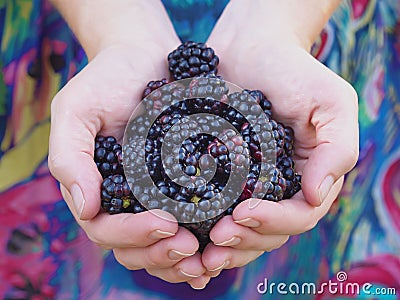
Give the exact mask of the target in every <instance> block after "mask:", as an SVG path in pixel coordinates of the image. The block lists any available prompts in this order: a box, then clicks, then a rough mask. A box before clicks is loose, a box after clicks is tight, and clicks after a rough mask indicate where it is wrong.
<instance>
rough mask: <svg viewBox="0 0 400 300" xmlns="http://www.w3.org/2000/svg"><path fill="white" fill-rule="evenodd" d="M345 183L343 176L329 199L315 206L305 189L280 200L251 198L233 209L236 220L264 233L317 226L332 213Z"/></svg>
mask: <svg viewBox="0 0 400 300" xmlns="http://www.w3.org/2000/svg"><path fill="white" fill-rule="evenodd" d="M342 184H343V177H341V178H340V179H339V180H337V182H336V183H335V184H334V185H333V187H332V189H331V191H330V192H329V194H328V196H327V199H326V201H324V202H323V203H322V205H321V206H319V207H315V206H312V205H311V204H309V203H308V202H307V201H305V200H304V197H303V196H302V192H299V193H298V194H296V195H295V196H294V197H293V198H292V199H288V200H282V201H280V202H273V201H265V200H259V199H249V200H246V201H244V202H242V203H240V204H239V205H238V206H237V207H236V208H235V210H234V211H233V214H232V216H233V220H234V221H235V223H237V224H239V225H243V226H247V227H250V228H252V229H253V230H255V231H256V232H258V233H260V234H264V235H272V234H280V235H295V234H299V233H303V232H305V231H308V230H310V229H312V228H314V227H315V225H316V224H317V223H318V221H319V220H320V219H321V218H322V217H323V216H324V215H325V214H326V213H327V212H328V210H329V208H330V207H331V205H332V203H333V201H334V200H335V199H336V197H337V194H338V193H339V191H340V189H341V187H342Z"/></svg>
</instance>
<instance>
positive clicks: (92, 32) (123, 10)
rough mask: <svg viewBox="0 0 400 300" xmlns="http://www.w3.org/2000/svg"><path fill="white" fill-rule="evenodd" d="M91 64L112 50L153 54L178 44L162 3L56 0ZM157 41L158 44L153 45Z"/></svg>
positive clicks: (54, 0) (153, 0) (157, 0)
mask: <svg viewBox="0 0 400 300" xmlns="http://www.w3.org/2000/svg"><path fill="white" fill-rule="evenodd" d="M52 2H53V4H54V5H55V6H56V8H57V9H58V10H59V11H60V12H61V14H62V15H63V16H64V18H65V19H66V21H67V23H68V24H69V26H70V27H71V29H72V30H73V32H74V33H75V35H76V36H77V38H78V40H79V41H80V43H81V44H82V46H83V48H84V50H85V52H86V54H87V56H88V58H89V60H91V59H92V58H93V57H95V56H96V55H97V54H98V53H99V52H101V51H102V50H104V49H106V48H109V47H112V46H119V45H122V46H128V47H139V48H140V47H144V46H142V45H146V48H151V49H149V52H150V53H149V54H151V52H153V51H157V49H162V48H168V49H169V48H173V47H175V45H176V40H178V38H177V36H176V34H175V32H174V30H173V26H172V24H171V22H170V20H169V19H168V16H167V14H166V12H165V9H164V6H163V5H162V3H161V2H160V1H159V0H147V1H142V0H116V1H109V0H96V1H94V0H69V1H64V0H52ZM152 41H154V42H152ZM172 41H173V43H172Z"/></svg>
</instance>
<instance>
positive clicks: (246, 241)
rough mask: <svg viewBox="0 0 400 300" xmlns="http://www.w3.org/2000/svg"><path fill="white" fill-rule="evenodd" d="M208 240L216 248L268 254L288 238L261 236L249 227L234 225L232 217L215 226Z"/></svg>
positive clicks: (285, 236)
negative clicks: (265, 252) (258, 251)
mask: <svg viewBox="0 0 400 300" xmlns="http://www.w3.org/2000/svg"><path fill="white" fill-rule="evenodd" d="M210 238H211V240H212V241H213V243H214V244H215V245H216V246H221V247H232V248H235V249H244V250H261V251H268V252H269V251H272V250H274V249H277V248H279V247H281V246H282V245H283V244H284V243H286V242H287V241H288V239H289V236H288V235H262V234H260V233H258V232H256V231H254V230H253V229H251V228H249V227H246V226H242V225H239V224H236V223H235V222H234V221H233V218H232V216H225V217H224V218H222V219H221V220H219V221H218V223H217V224H215V226H214V227H213V229H212V230H211V232H210Z"/></svg>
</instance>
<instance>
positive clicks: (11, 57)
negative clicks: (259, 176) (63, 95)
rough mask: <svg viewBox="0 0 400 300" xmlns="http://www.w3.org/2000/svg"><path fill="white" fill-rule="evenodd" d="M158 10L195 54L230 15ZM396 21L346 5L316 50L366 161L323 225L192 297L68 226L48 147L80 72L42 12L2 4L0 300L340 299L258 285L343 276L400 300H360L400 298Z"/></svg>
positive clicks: (171, 4)
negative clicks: (340, 81)
mask: <svg viewBox="0 0 400 300" xmlns="http://www.w3.org/2000/svg"><path fill="white" fill-rule="evenodd" d="M163 2H164V4H165V6H166V8H167V11H168V13H169V14H170V16H171V19H172V21H173V23H174V26H175V27H176V29H177V32H178V34H179V35H180V37H181V38H182V40H188V39H192V40H196V41H205V40H206V39H207V36H208V34H209V33H210V31H211V30H212V27H213V25H214V24H215V21H216V20H217V19H218V17H219V15H220V14H221V12H222V10H223V9H224V7H225V5H226V3H227V1H226V0H219V1H217V0H203V1H200V0H184V1H177V0H164V1H163ZM399 15H400V4H399V2H398V1H396V0H370V1H367V0H353V1H349V0H347V1H344V2H343V3H342V5H341V6H340V8H339V9H338V10H337V12H336V13H335V15H334V16H333V17H332V18H331V20H330V21H329V23H328V24H327V26H326V27H325V29H324V31H323V32H322V34H321V36H320V38H319V39H318V41H317V42H316V44H315V45H314V47H313V50H312V51H313V54H314V55H315V56H316V57H317V58H318V59H319V60H320V61H322V62H323V63H324V64H326V65H327V66H329V67H330V68H331V69H333V70H334V71H335V72H337V73H338V74H340V75H341V76H343V77H344V78H345V79H346V80H348V81H349V82H351V83H352V84H353V85H354V87H355V88H356V90H357V92H358V95H359V107H360V111H359V117H360V134H361V136H360V138H361V140H360V149H361V155H360V159H359V161H358V163H357V165H356V167H355V168H354V170H352V171H351V172H350V173H349V174H348V175H347V176H346V181H345V185H344V188H343V191H342V193H341V196H340V197H339V198H338V200H337V201H336V202H335V203H334V205H333V207H332V209H331V210H330V212H329V214H328V215H327V216H326V217H325V218H324V219H323V220H322V221H321V222H320V223H319V225H318V226H317V227H316V228H315V229H313V230H311V231H309V232H307V233H305V234H302V235H299V236H293V237H291V239H290V241H289V242H288V243H287V244H286V245H284V246H283V247H282V248H280V249H279V250H275V251H273V252H271V253H267V254H264V255H263V256H262V257H260V258H259V259H258V260H257V261H256V262H253V263H250V264H249V265H248V266H246V267H243V268H240V269H234V270H229V271H224V272H223V273H222V274H221V276H220V277H218V278H216V279H213V280H212V281H211V282H210V284H209V285H208V286H207V288H206V289H205V290H204V291H194V290H192V289H191V288H190V287H189V286H188V285H187V284H169V283H166V282H163V281H162V280H159V279H157V278H154V277H152V276H150V275H147V273H146V272H144V271H128V270H126V269H125V268H124V267H122V266H121V265H119V264H118V263H117V262H116V260H115V259H114V257H113V255H112V253H111V252H109V251H103V250H101V249H99V248H98V247H96V246H95V245H94V244H93V243H91V242H90V241H88V239H87V237H86V235H85V233H84V232H83V231H82V230H81V229H80V228H79V226H78V225H77V224H76V222H75V221H74V219H73V217H72V215H71V214H70V212H69V210H68V208H67V206H66V204H65V203H64V201H63V200H62V197H61V194H60V192H59V185H58V183H57V182H56V180H55V179H54V178H53V177H52V176H51V175H50V173H49V170H48V167H47V153H48V147H47V146H46V145H47V144H48V137H49V129H50V118H49V114H50V102H51V99H52V97H53V96H54V95H55V93H56V92H57V91H58V90H59V89H60V87H62V86H63V85H64V84H65V83H66V82H67V81H68V79H69V78H71V76H73V75H74V74H75V73H76V72H78V71H79V70H80V69H81V68H82V67H83V66H84V65H85V64H86V63H87V59H86V57H85V55H84V52H83V50H82V48H81V47H80V45H79V43H78V42H77V41H76V40H75V38H74V36H73V35H72V34H71V32H70V30H69V29H68V27H67V25H66V24H65V22H64V21H63V20H62V18H61V17H60V15H59V14H58V13H57V12H56V11H55V10H54V9H53V8H52V7H51V6H50V4H49V3H48V2H47V1H45V0H32V1H26V0H13V1H0V36H1V56H0V67H1V69H2V72H1V73H0V298H1V299H85V300H86V299H193V300H194V299H251V300H253V299H261V298H264V297H265V298H267V299H282V298H284V297H285V299H286V298H287V299H328V298H329V299H332V298H336V299H339V298H340V299H345V298H346V297H345V296H340V294H345V292H344V291H342V292H337V293H335V294H334V295H330V296H329V295H325V296H324V295H311V294H309V295H301V296H299V295H293V294H289V295H286V296H283V295H282V294H279V293H277V292H276V290H275V292H274V293H272V294H271V293H270V292H268V291H267V292H266V293H263V290H262V288H261V289H260V287H264V285H265V283H266V281H268V282H269V283H271V282H274V283H280V282H283V283H285V284H287V285H290V284H291V283H298V284H299V283H303V282H306V283H307V282H308V283H315V284H321V283H324V282H328V281H329V280H331V281H332V282H336V283H339V282H344V281H345V280H346V278H343V277H341V276H347V282H352V283H359V284H364V283H371V284H372V285H373V288H372V289H371V291H375V290H376V289H377V288H396V289H397V296H386V298H383V296H375V298H373V297H372V296H369V297H367V296H366V295H365V294H364V295H360V296H358V297H359V298H360V299H396V297H400V296H399V295H400V256H399V254H400V147H399V146H400V133H399V129H400V18H399ZM339 271H343V272H346V273H338V272H339ZM339 274H340V275H341V276H339ZM262 283H263V284H264V285H260V284H262ZM257 287H258V288H257ZM314 294H315V293H314ZM361 294H362V293H361ZM397 299H400V298H397Z"/></svg>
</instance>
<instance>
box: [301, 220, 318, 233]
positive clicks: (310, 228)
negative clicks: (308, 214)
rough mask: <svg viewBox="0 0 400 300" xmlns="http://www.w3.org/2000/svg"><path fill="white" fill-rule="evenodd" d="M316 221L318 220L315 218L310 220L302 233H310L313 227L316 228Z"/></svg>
mask: <svg viewBox="0 0 400 300" xmlns="http://www.w3.org/2000/svg"><path fill="white" fill-rule="evenodd" d="M318 221H319V219H317V218H311V221H310V222H308V223H307V224H306V226H305V227H304V230H303V232H306V231H310V230H312V229H314V228H315V226H317V224H318Z"/></svg>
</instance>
